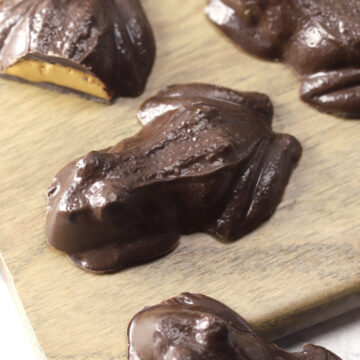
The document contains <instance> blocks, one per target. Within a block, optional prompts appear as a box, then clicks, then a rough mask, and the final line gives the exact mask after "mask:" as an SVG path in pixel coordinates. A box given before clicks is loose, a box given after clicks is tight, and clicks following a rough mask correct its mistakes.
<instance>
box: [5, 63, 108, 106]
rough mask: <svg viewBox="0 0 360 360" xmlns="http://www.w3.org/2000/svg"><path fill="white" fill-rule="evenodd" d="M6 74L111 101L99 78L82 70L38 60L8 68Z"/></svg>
mask: <svg viewBox="0 0 360 360" xmlns="http://www.w3.org/2000/svg"><path fill="white" fill-rule="evenodd" d="M5 74H7V75H12V76H16V77H18V78H21V79H24V80H27V81H30V82H34V83H40V82H42V83H50V84H54V85H58V86H61V87H66V88H70V89H73V90H77V91H80V92H82V93H85V94H89V95H92V96H96V97H98V98H101V99H105V100H111V98H112V96H111V94H108V93H107V91H106V90H105V85H104V83H102V82H101V81H100V80H99V79H98V78H97V77H95V76H93V75H90V74H87V73H84V72H82V71H80V70H77V69H74V68H71V67H66V66H62V65H58V64H50V63H46V62H42V61H37V60H21V61H19V62H17V63H16V64H14V65H12V66H10V67H8V68H7V69H6V70H5Z"/></svg>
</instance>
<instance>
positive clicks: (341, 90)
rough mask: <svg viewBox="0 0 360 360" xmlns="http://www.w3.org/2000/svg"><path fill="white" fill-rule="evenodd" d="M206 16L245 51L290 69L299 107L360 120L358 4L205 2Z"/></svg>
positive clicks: (351, 0) (328, 0) (354, 0)
mask: <svg viewBox="0 0 360 360" xmlns="http://www.w3.org/2000/svg"><path fill="white" fill-rule="evenodd" d="M206 12H207V15H208V17H209V18H210V19H211V20H212V21H213V22H214V23H215V24H216V25H217V26H218V27H219V28H220V29H221V30H222V31H223V32H224V33H225V34H226V35H227V36H229V37H230V38H231V39H232V40H233V41H234V42H236V43H237V44H239V45H240V46H241V47H242V48H243V49H245V50H246V51H248V52H250V53H252V54H254V55H257V56H260V57H263V58H268V59H279V60H282V61H285V62H286V63H288V64H289V65H291V66H292V67H293V68H294V69H295V71H296V72H297V73H298V74H299V76H300V77H301V79H302V86H301V97H302V99H303V100H304V101H305V102H307V103H309V104H310V105H312V106H314V107H315V108H317V109H318V110H320V111H323V112H327V113H332V114H336V115H339V116H344V117H354V118H358V117H360V87H359V83H360V67H359V63H360V8H359V1H358V0H346V1H339V0H255V1H254V0H209V4H208V6H207V9H206ZM358 80H359V81H358Z"/></svg>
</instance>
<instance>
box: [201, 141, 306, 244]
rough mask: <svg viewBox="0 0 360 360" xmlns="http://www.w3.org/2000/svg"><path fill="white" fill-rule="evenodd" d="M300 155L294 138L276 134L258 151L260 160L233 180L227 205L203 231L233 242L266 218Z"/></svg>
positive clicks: (299, 146)
mask: <svg viewBox="0 0 360 360" xmlns="http://www.w3.org/2000/svg"><path fill="white" fill-rule="evenodd" d="M301 153H302V148H301V145H300V143H299V142H298V141H297V140H296V139H295V138H294V137H292V136H290V135H276V136H275V138H274V139H273V141H272V142H271V143H270V145H269V146H268V147H267V148H266V149H265V151H261V153H260V156H259V158H261V159H260V160H259V158H258V159H255V161H253V162H252V163H250V164H249V166H248V168H247V169H244V170H243V171H242V173H241V174H240V175H239V176H238V177H237V182H236V185H235V186H234V188H233V189H232V190H231V192H230V194H229V196H228V197H227V199H228V200H227V203H226V204H225V205H224V207H223V209H222V211H221V213H220V214H219V216H218V217H217V218H216V219H215V220H214V221H213V222H212V223H211V224H210V225H209V226H207V227H206V231H208V232H209V233H211V234H213V235H215V236H217V237H220V238H222V239H224V240H236V239H238V238H240V237H242V236H244V235H246V234H247V233H249V232H250V231H252V230H253V229H255V228H256V227H257V226H259V225H260V224H261V223H262V222H264V221H265V220H266V219H267V218H269V217H270V216H271V215H272V214H273V213H274V211H275V210H276V207H277V206H278V204H279V202H280V200H281V198H282V195H283V193H284V190H285V187H286V185H287V183H288V181H289V178H290V175H291V173H292V171H293V169H294V167H295V166H296V164H297V162H298V161H299V159H300V156H301ZM255 156H258V155H255Z"/></svg>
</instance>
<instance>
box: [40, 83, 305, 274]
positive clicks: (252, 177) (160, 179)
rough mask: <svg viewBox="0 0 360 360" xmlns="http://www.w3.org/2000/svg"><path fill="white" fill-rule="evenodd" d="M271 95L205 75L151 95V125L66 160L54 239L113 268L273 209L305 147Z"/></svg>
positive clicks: (56, 193) (230, 235) (52, 191)
mask: <svg viewBox="0 0 360 360" xmlns="http://www.w3.org/2000/svg"><path fill="white" fill-rule="evenodd" d="M272 114H273V109H272V105H271V102H270V100H269V98H268V97H267V96H265V95H262V94H258V93H240V92H236V91H232V90H230V89H225V88H220V87H217V86H212V85H205V84H190V85H178V86H172V87H169V88H168V89H166V90H165V91H162V92H160V94H159V95H157V96H155V97H153V98H151V99H149V100H148V101H146V102H145V103H144V104H143V105H142V106H141V108H140V111H139V118H140V119H141V121H142V122H143V123H146V124H147V125H145V126H144V128H143V129H142V130H141V131H140V132H139V133H138V134H137V135H135V136H133V137H131V138H129V139H126V140H124V141H121V142H120V143H118V144H117V145H115V146H114V147H111V148H108V149H106V150H102V151H93V152H90V153H89V154H87V155H85V156H84V157H82V158H80V159H78V160H75V161H73V162H72V163H70V164H69V165H67V166H66V167H65V168H64V169H62V170H61V171H60V172H59V173H58V175H57V176H56V178H55V179H54V182H53V184H52V185H51V186H50V188H49V190H48V199H49V206H48V215H47V237H48V241H49V244H50V245H52V246H54V247H55V248H57V249H59V250H62V251H64V252H66V253H67V254H69V256H70V259H71V260H72V261H73V262H74V263H75V264H77V265H79V266H81V267H83V268H85V269H87V270H91V271H96V272H113V271H117V270H120V269H123V268H125V267H128V266H131V265H134V264H138V263H143V262H146V261H150V260H152V259H154V258H157V257H160V256H163V255H165V254H166V253H168V252H170V251H171V250H173V249H174V248H175V246H176V245H177V243H178V241H179V237H180V235H181V234H189V233H193V232H197V231H205V232H208V233H210V234H212V235H215V236H217V237H220V238H222V239H225V240H235V239H238V238H240V237H241V236H243V235H245V234H247V233H248V232H250V231H251V230H253V229H254V228H256V227H257V226H258V225H260V224H261V223H262V222H263V221H264V220H266V219H267V218H268V217H270V215H271V214H272V213H273V212H274V211H275V209H276V207H277V205H278V203H279V202H280V200H281V197H282V194H283V192H284V189H285V186H286V184H287V182H288V179H289V177H290V175H291V172H292V170H293V168H294V166H295V165H296V164H297V162H298V160H299V157H300V155H301V146H300V144H299V142H298V141H297V140H296V139H295V138H294V137H292V136H290V135H280V134H275V133H274V132H273V131H272V130H271V120H272Z"/></svg>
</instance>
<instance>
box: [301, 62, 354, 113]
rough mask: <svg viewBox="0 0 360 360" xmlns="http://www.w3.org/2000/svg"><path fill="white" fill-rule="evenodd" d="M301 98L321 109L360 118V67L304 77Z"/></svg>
mask: <svg viewBox="0 0 360 360" xmlns="http://www.w3.org/2000/svg"><path fill="white" fill-rule="evenodd" d="M301 98H302V100H303V101H305V102H307V103H308V104H310V105H312V106H313V107H315V108H316V109H318V110H320V111H323V112H326V113H331V114H334V115H339V116H345V117H350V118H360V69H357V68H347V69H343V70H334V71H327V72H319V73H316V74H313V75H309V76H306V77H303V82H302V86H301Z"/></svg>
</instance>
